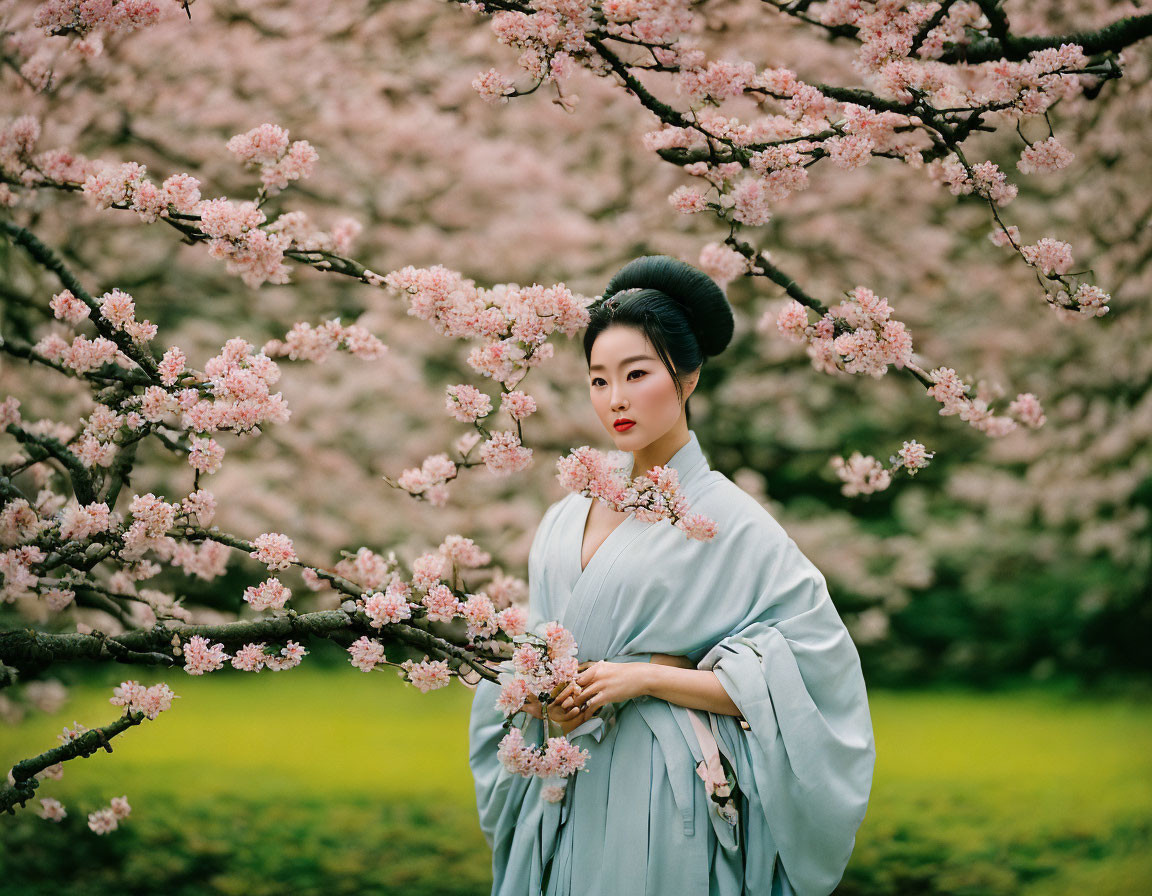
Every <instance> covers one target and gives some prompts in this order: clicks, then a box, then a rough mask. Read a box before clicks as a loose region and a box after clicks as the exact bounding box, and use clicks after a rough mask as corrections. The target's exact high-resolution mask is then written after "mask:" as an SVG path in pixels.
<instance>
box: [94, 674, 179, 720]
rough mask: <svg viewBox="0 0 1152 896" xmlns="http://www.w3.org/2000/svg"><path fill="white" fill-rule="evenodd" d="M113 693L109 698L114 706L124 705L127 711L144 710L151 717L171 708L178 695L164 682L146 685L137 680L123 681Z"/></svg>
mask: <svg viewBox="0 0 1152 896" xmlns="http://www.w3.org/2000/svg"><path fill="white" fill-rule="evenodd" d="M113 694H114V696H112V697H109V698H108V702H109V703H111V704H112V705H113V706H123V707H124V708H125V710H126V711H127V712H142V713H144V714H145V715H146V716H147V717H148V718H150V719H154V718H156V716H158V715H160V713H161V712H163V711H164V710H166V709H170V708H171V707H172V698H174V697H176V696H177V695H176V694H173V693H172V689H171V688H169V687H168V685H166V684H164V682H160V683H159V684H154V685H152V686H151V687H144V685H142V684H140V682H138V681H135V680H132V681H124V682H121V683H120V686H119V687H117V688H116V690H115V691H114V692H113Z"/></svg>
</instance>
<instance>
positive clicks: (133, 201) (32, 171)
mask: <svg viewBox="0 0 1152 896" xmlns="http://www.w3.org/2000/svg"><path fill="white" fill-rule="evenodd" d="M96 5H99V4H96ZM105 5H109V6H110V5H111V4H110V3H108V4H105ZM39 137H40V122H39V120H38V119H37V118H36V117H35V116H31V115H25V116H21V117H20V118H18V119H16V120H14V121H12V122H10V123H9V124H8V125H7V126H6V127H3V128H0V172H2V173H3V174H5V175H6V176H7V178H11V179H12V180H13V181H14V182H16V183H20V184H22V185H24V186H26V187H37V186H55V187H62V188H66V189H79V190H80V191H81V192H82V194H83V195H84V197H85V198H86V199H87V200H88V201H89V202H90V203H91V204H92V205H93V206H95V207H97V208H119V209H128V210H131V211H134V212H135V213H136V214H137V215H138V216H139V217H140V219H141V220H142V221H145V222H147V223H152V222H155V221H158V220H160V219H162V218H163V219H168V220H169V221H171V222H173V223H175V224H176V226H178V227H180V228H181V229H188V230H191V231H192V232H193V233H197V234H198V235H199V236H201V237H203V238H204V240H205V242H206V247H207V250H208V254H209V255H211V256H212V257H213V258H219V259H222V260H224V261H225V262H226V268H227V270H228V272H229V273H232V274H236V275H237V276H239V277H240V278H241V279H242V280H243V281H244V282H245V283H246V284H247V285H249V286H251V287H253V288H255V287H257V286H259V285H260V284H262V283H265V282H270V283H287V282H288V275H289V268H288V266H287V264H286V263H285V262H284V258H285V254H286V253H287V252H289V251H296V252H301V253H316V252H320V253H323V252H336V253H340V252H346V251H348V249H349V248H350V245H351V241H352V240H353V239H354V238H355V236H356V235H357V234H358V233H359V232H360V230H361V225H360V224H359V223H358V222H356V221H355V220H353V219H351V218H347V217H345V218H341V219H340V220H339V221H337V222H336V223H335V225H334V226H333V228H332V231H331V233H324V232H322V231H319V230H318V229H317V228H316V227H314V226H313V225H312V223H311V221H310V220H309V219H308V216H307V214H306V213H304V212H299V211H296V212H285V213H284V214H282V215H280V216H279V217H278V218H276V220H274V221H271V222H269V221H268V217H267V215H265V213H264V211H263V210H262V209H261V207H260V205H261V202H252V201H247V200H245V201H236V200H232V199H229V198H227V197H224V196H221V197H216V198H212V199H203V198H201V192H200V187H201V184H200V181H199V180H198V179H197V178H195V177H193V176H192V175H190V174H186V173H178V174H173V175H171V176H169V177H168V178H167V179H165V180H164V181H163V182H162V183H160V184H157V183H156V182H154V181H153V180H152V179H150V178H149V176H148V170H147V168H146V166H144V165H142V164H140V163H138V162H123V163H112V162H106V161H101V160H93V159H88V158H86V157H84V156H82V155H80V154H79V153H73V152H71V151H69V150H66V149H55V150H48V151H45V152H40V153H37V152H35V151H34V150H35V144H36V142H37V140H38V139H39ZM227 145H228V148H229V149H230V150H231V151H232V152H233V153H234V154H235V155H236V156H237V157H238V158H239V159H240V160H241V161H243V162H244V163H246V164H247V165H249V166H254V167H257V168H258V169H259V171H260V179H261V185H262V186H261V194H262V195H261V200H262V198H263V197H266V196H270V195H273V194H275V193H278V192H280V191H281V190H283V189H285V188H286V187H287V186H288V184H289V182H291V181H294V180H299V179H302V178H306V177H309V176H310V175H311V174H312V172H313V169H314V167H315V163H316V161H317V158H318V156H317V153H316V150H315V149H314V148H313V147H312V145H311V144H310V143H309V142H308V141H307V140H295V141H292V142H291V143H289V141H288V132H287V131H286V130H284V129H283V128H281V127H279V126H277V125H274V124H270V123H265V124H262V125H260V126H258V127H256V128H253V129H252V130H250V131H248V132H246V133H244V134H237V135H235V136H233V137H232V138H231V139H230V140H229V141H228V144H227ZM308 260H309V261H312V262H314V263H317V264H327V262H325V261H324V260H323V259H316V258H308ZM146 324H147V322H144V324H141V325H139V326H140V327H145V325H146ZM134 338H135V337H134ZM138 341H140V340H139V339H138Z"/></svg>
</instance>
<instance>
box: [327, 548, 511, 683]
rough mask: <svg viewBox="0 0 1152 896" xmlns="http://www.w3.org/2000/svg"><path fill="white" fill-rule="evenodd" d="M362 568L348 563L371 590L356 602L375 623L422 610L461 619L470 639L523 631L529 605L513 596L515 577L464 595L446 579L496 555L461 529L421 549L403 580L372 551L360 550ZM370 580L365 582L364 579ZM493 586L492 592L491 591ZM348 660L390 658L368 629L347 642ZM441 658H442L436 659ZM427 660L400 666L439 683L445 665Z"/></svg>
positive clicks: (417, 678)
mask: <svg viewBox="0 0 1152 896" xmlns="http://www.w3.org/2000/svg"><path fill="white" fill-rule="evenodd" d="M359 559H360V563H359V566H360V572H359V575H357V572H356V570H354V569H352V568H349V567H346V568H345V572H347V573H349V574H350V575H352V576H354V579H353V580H354V581H358V582H359V583H361V584H365V585H366V587H368V588H369V591H368V593H366V594H364V595H363V596H361V597H360V598H357V600H356V605H357V607H358V608H359V609H360V610H362V611H363V612H364V614H365V615H366V616H367V617H368V623H369V625H371V626H372V627H373V628H375V629H383V627H384V626H386V625H394V624H397V623H401V622H404V621H405V620H408V619H411V618H413V617H414V616H415V615H416V614H417V613H422V614H423V616H424V618H425V619H427V620H428V621H429V622H445V623H448V622H452V621H454V620H456V619H463V620H464V621H465V624H466V630H467V637H468V639H469V642H482V641H483V640H485V639H491V638H493V637H495V636H496V635H497V634H499V633H500V632H503V633H504V634H505V635H506V636H508V637H509V638H515V637H517V636H520V635H522V634H524V631H525V629H526V626H527V610H526V608H525V607H524V606H523V605H521V604H513V603H512V602H511V600H512V597H513V596H514V595H518V592H519V590H520V589H518V588H516V587H515V580H506V579H505V578H497V579H495V580H494V581H493V583H491V584H490V585H489V591H488V592H485V591H478V592H475V593H466V594H465V595H464V599H463V600H461V599H460V597H458V596H457V592H456V591H454V590H453V588H452V587H450V585H449V584H447V582H449V581H453V580H454V579H455V577H456V573H457V571H458V570H460V569H476V568H479V567H481V566H484V565H486V564H488V563H489V562H491V560H492V555H491V554H490V553H488V552H487V551H484V550H481V549H480V547H479V546H478V545H476V543H475V542H474V541H473V540H472V539H470V538H465V537H464V536H461V535H449V536H447V537H446V538H445V539H444V541H443V542H442V543H441V544H440V545H439V547H437V549H436V550H435V551H428V552H426V553H424V554H421V555H420V556H419V557H417V558H416V560H415V561H414V562H413V563H412V570H411V576H410V577H409V578H408V579H407V580H405V579H404V578H403V577H402V576H401V575H400V573H399V571H398V570H397V569H395V568H394V565H393V564H392V563H390V562H388V563H383V562H378V561H379V558H378V557H376V556H375V555H372V554H371V552H368V551H366V550H365V551H362V552H361V554H360V555H359ZM369 582H370V583H371V584H366V583H369ZM489 592H490V593H489ZM348 653H349V655H350V662H351V663H352V665H353V666H356V667H357V668H358V669H360V670H362V671H364V672H371V671H372V670H373V669H374V668H375V667H376V666H378V665H380V664H382V663H385V662H387V658H386V657H385V655H384V645H383V644H382V643H381V642H379V641H377V640H375V639H374V638H370V637H368V636H367V635H364V636H361V637H360V638H358V639H357V640H356V641H355V642H354V643H353V644H352V645H350V646H349V647H348ZM436 662H440V661H436ZM436 662H431V661H428V658H427V657H425V662H422V663H413V664H411V665H405V664H404V663H401V664H400V666H401V668H402V670H403V672H404V673H407V678H408V680H409V681H412V683H414V684H416V685H417V686H418V687H421V689H422V690H424V689H430V688H431V687H432V686H436V687H439V686H441V685H440V684H439V682H440V681H441V679H442V676H443V675H445V674H447V666H443V667H441V666H439V665H436Z"/></svg>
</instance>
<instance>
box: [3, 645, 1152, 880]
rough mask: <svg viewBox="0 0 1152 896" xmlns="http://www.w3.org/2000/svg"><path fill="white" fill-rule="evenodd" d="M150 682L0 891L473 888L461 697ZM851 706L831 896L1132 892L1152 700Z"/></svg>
mask: <svg viewBox="0 0 1152 896" xmlns="http://www.w3.org/2000/svg"><path fill="white" fill-rule="evenodd" d="M111 671H115V670H111ZM131 674H134V675H138V677H140V680H142V681H143V682H144V683H151V682H152V681H153V680H155V679H153V678H149V677H147V676H146V675H143V674H141V673H140V671H139V670H132V673H131ZM168 680H169V684H170V685H171V686H172V687H173V689H174V690H175V691H176V693H178V694H179V695H180V699H179V700H176V701H174V704H173V707H172V709H171V710H169V711H167V712H165V713H163V714H161V715H160V717H159V718H158V719H156V720H155V721H152V722H148V721H146V722H145V723H144V724H143V725H141V726H140V727H138V728H135V729H132V730H130V731H128V732H126V733H125V734H123V735H121V736H120V737H118V738H116V739H115V740H114V741H113V747H114V752H113V753H111V754H108V753H104V752H100V753H97V754H96V755H95V756H93V757H91V758H89V759H85V760H73V761H71V762H69V763H66V764H65V772H64V778H63V779H62V780H61V781H53V780H51V779H48V780H46V781H44V782H43V783H42V784H41V786H40V790H39V791H38V796H54V797H56V798H57V799H59V800H60V801H61V802H63V803H64V805H65V807H66V808H67V809H68V813H69V814H68V818H67V819H65V821H64V822H63V823H61V824H54V823H52V822H48V821H44V820H41V819H39V818H37V817H35V816H34V814H33V803H29V804H28V807H27V808H25V809H18V810H17V814H16V816H4V817H3V818H2V819H0V836H2V841H0V842H2V845H0V892H3V893H9V892H12V893H20V894H38V893H44V894H48V893H52V894H53V896H62V894H73V893H75V894H81V893H83V894H85V896H87V894H92V893H105V892H106V893H165V894H185V893H187V894H191V893H197V894H202V893H205V892H218V893H236V894H244V896H260V894H283V893H323V894H325V896H339V894H345V893H347V894H404V896H420V894H485V893H487V892H488V889H489V887H490V886H491V879H490V877H489V861H490V857H489V854H488V851H487V847H486V845H485V843H484V840H483V837H482V836H481V834H480V830H479V828H478V826H477V824H476V817H475V805H474V803H473V791H472V779H471V776H470V774H469V770H468V760H467V727H468V708H469V705H470V702H471V697H472V693H471V691H468V690H467V689H465V688H464V687H462V686H460V685H459V684H454V685H453V686H451V687H449V688H446V689H444V690H441V691H435V692H432V693H429V694H420V693H419V692H418V691H417V690H416V689H415V688H413V687H412V686H410V685H405V684H403V683H402V682H401V681H400V680H399V679H398V678H397V677H396V674H395V671H394V670H388V671H385V672H380V671H377V672H374V673H371V674H364V673H362V672H360V671H358V670H356V669H354V668H352V667H351V666H348V667H347V668H346V669H337V670H330V669H324V668H317V667H316V666H315V665H313V666H312V667H309V665H308V663H307V661H305V664H304V665H303V666H301V667H300V668H299V669H295V670H291V671H289V672H284V673H272V672H267V671H266V672H261V673H260V674H258V675H248V674H241V673H232V672H231V671H228V672H221V673H215V674H211V675H206V676H203V677H199V678H197V677H191V676H185V675H183V674H177V673H170V674H169V678H168ZM118 681H119V679H116V681H112V682H111V684H109V685H106V686H105V685H100V686H98V687H97V686H85V687H84V688H77V689H76V690H75V691H74V695H73V700H72V701H71V703H70V704H69V705H68V706H67V707H65V708H64V709H63V710H62V711H61V712H59V713H57V714H56V715H54V716H52V717H45V716H42V715H38V716H34V717H32V718H30V719H29V721H28V722H27V723H26V724H24V725H21V726H19V727H17V728H9V729H6V730H5V732H4V735H3V739H2V742H0V766H2V767H3V768H4V769H7V768H9V767H10V766H11V764H12V763H13V762H15V761H17V760H19V759H22V758H25V757H27V756H29V755H33V754H35V753H37V752H40V751H41V750H43V749H46V748H48V747H50V746H53V745H55V744H56V743H58V741H57V738H56V735H57V734H59V733H60V731H61V729H62V728H63V726H65V725H68V726H71V725H72V722H73V720H77V721H80V722H83V723H84V724H85V725H88V726H89V727H94V726H96V725H99V724H106V723H107V722H109V721H111V720H112V719H114V718H115V717H116V716H117V715H118V714H119V713H120V708H119V707H115V706H112V705H111V704H109V703H107V699H108V697H110V696H111V695H112V687H113V686H114V685H115V684H116V683H117V682H118ZM871 701H872V713H873V719H874V722H875V727H876V741H877V768H876V779H875V784H874V787H873V795H872V801H871V804H870V806H869V810H868V816H867V818H866V819H865V821H864V825H863V827H862V828H861V830H860V835H859V837H858V839H857V845H856V851H855V853H854V854H853V858H852V862H851V864H850V865H849V869H848V872H847V874H846V875H845V878H844V881H843V883H842V885H841V887H840V888H839V890H838V891H837V892H838V893H843V894H869V896H879V894H889V893H899V894H903V893H909V894H937V893H939V894H957V896H959V894H972V896H976V894H1023V896H1056V894H1083V893H1092V894H1093V896H1107V894H1134V893H1144V892H1152V704H1149V703H1148V702H1146V701H1140V700H1136V699H1131V698H1129V699H1125V698H1115V697H1113V698H1106V699H1105V698H1076V697H1071V696H1064V695H1061V694H1058V693H1056V692H1054V691H1045V690H1015V691H1012V692H1008V693H999V694H968V693H925V692H914V693H895V692H880V691H877V692H873V694H872V695H871ZM122 794H124V795H127V797H128V801H129V803H131V805H132V807H133V809H132V814H131V815H130V816H129V818H128V819H126V820H125V821H124V822H123V823H122V825H121V827H120V829H119V830H117V831H115V832H113V833H112V834H110V835H106V836H97V835H96V834H94V833H92V832H91V831H89V830H88V828H87V826H86V817H87V813H88V812H89V811H91V810H93V809H95V808H97V807H98V806H99V805H101V804H106V803H107V801H108V799H110V798H111V797H113V796H119V795H122ZM37 805H38V803H37Z"/></svg>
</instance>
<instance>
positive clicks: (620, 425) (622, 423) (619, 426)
mask: <svg viewBox="0 0 1152 896" xmlns="http://www.w3.org/2000/svg"><path fill="white" fill-rule="evenodd" d="M612 425H613V426H614V427H615V428H616V432H627V431H628V430H630V429H631V428H632V427H633V426H635V425H636V421H635V420H629V419H628V418H627V417H621V418H620V419H618V420H617V421H616V422H615V423H613V424H612Z"/></svg>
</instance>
